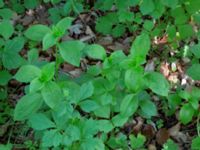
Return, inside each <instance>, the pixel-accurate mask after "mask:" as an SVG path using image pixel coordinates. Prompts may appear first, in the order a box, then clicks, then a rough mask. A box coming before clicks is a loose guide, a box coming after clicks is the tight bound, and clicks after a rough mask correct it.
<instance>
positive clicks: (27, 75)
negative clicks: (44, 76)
mask: <svg viewBox="0 0 200 150" xmlns="http://www.w3.org/2000/svg"><path fill="white" fill-rule="evenodd" d="M40 75H41V70H40V69H39V68H38V67H36V66H33V65H25V66H22V67H21V68H20V69H19V70H18V71H17V73H16V74H15V76H14V78H15V79H16V80H18V81H20V82H30V81H32V80H33V79H35V78H36V77H39V76H40Z"/></svg>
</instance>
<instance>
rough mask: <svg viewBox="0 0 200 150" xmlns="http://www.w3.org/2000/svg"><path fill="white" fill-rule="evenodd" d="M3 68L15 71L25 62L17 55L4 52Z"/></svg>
mask: <svg viewBox="0 0 200 150" xmlns="http://www.w3.org/2000/svg"><path fill="white" fill-rule="evenodd" d="M2 62H3V66H4V67H5V68H7V69H16V68H18V67H20V66H21V65H22V64H23V63H24V62H25V60H24V59H23V58H22V57H21V56H20V55H19V54H17V53H14V52H10V51H6V52H4V53H3V55H2Z"/></svg>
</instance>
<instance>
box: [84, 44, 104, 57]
mask: <svg viewBox="0 0 200 150" xmlns="http://www.w3.org/2000/svg"><path fill="white" fill-rule="evenodd" d="M85 52H86V54H87V55H88V56H89V57H91V58H94V59H100V60H103V59H104V58H105V57H106V51H105V49H104V48H103V47H102V46H101V45H98V44H92V45H88V46H86V47H85Z"/></svg>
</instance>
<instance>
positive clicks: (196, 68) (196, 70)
mask: <svg viewBox="0 0 200 150" xmlns="http://www.w3.org/2000/svg"><path fill="white" fill-rule="evenodd" d="M187 74H188V75H189V76H190V77H191V78H192V79H193V80H200V64H193V65H192V66H191V67H190V68H188V69H187Z"/></svg>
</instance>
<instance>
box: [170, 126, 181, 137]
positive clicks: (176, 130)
mask: <svg viewBox="0 0 200 150" xmlns="http://www.w3.org/2000/svg"><path fill="white" fill-rule="evenodd" d="M180 128H181V124H180V123H177V124H176V125H174V126H173V127H171V128H169V129H168V132H169V135H170V136H171V137H176V136H177V135H178V133H179V131H180Z"/></svg>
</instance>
